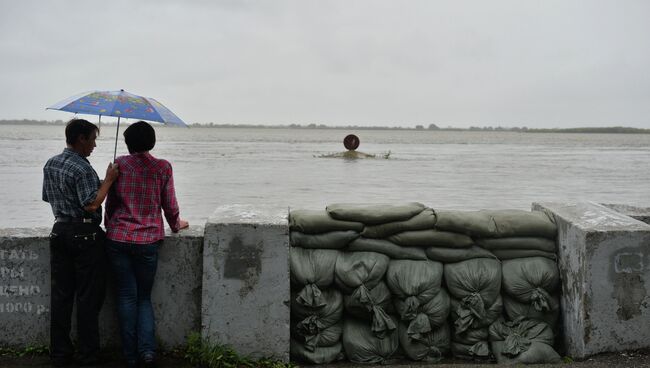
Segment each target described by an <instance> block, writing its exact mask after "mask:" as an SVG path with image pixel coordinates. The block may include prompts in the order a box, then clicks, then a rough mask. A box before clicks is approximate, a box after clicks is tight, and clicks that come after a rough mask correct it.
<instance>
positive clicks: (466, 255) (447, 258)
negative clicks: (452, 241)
mask: <svg viewBox="0 0 650 368" xmlns="http://www.w3.org/2000/svg"><path fill="white" fill-rule="evenodd" d="M424 253H425V254H426V255H427V257H428V258H429V259H430V260H433V261H438V262H442V263H456V262H462V261H467V260H470V259H476V258H485V259H488V258H491V259H494V260H496V259H497V257H496V256H495V255H494V254H492V252H490V251H489V250H486V249H483V248H481V247H477V246H471V247H469V248H438V247H430V248H427V249H426V250H425V251H424Z"/></svg>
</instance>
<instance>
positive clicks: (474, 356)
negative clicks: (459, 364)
mask: <svg viewBox="0 0 650 368" xmlns="http://www.w3.org/2000/svg"><path fill="white" fill-rule="evenodd" d="M450 347H451V354H452V355H453V356H454V358H459V359H465V360H486V359H489V358H490V347H489V345H488V342H487V341H479V342H477V343H475V344H472V345H466V344H461V343H459V342H455V341H452V342H451V344H450Z"/></svg>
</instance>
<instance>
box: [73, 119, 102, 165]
mask: <svg viewBox="0 0 650 368" xmlns="http://www.w3.org/2000/svg"><path fill="white" fill-rule="evenodd" d="M97 135H99V128H98V127H97V125H95V124H93V123H91V122H89V121H88V120H84V119H72V120H70V121H69V122H68V124H67V125H66V126H65V142H66V144H67V145H68V147H69V148H71V149H72V150H73V151H75V152H77V153H78V154H80V155H82V156H83V157H88V156H90V154H91V153H92V152H93V149H94V148H95V146H96V144H95V140H96V139H97Z"/></svg>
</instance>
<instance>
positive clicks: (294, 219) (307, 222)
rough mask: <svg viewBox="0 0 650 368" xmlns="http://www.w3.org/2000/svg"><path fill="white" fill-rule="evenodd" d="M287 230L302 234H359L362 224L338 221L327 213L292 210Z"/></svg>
mask: <svg viewBox="0 0 650 368" xmlns="http://www.w3.org/2000/svg"><path fill="white" fill-rule="evenodd" d="M289 229H290V230H291V231H298V232H301V233H303V234H323V233H328V232H331V231H346V230H352V231H355V232H358V233H360V232H361V231H362V230H363V224H362V223H360V222H354V221H340V220H335V219H333V218H331V217H330V215H329V214H328V213H327V211H314V210H293V211H291V212H290V213H289Z"/></svg>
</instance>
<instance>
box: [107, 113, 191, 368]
mask: <svg viewBox="0 0 650 368" xmlns="http://www.w3.org/2000/svg"><path fill="white" fill-rule="evenodd" d="M124 141H125V142H126V146H127V148H128V149H129V153H130V154H129V155H127V156H120V157H118V158H117V160H116V163H117V164H118V165H119V167H120V177H119V178H118V180H116V181H115V183H114V184H113V186H112V187H111V190H110V192H109V194H108V199H107V201H106V218H105V225H106V237H107V242H106V249H107V253H108V258H109V260H110V263H111V266H112V268H113V273H114V274H115V281H116V288H117V308H118V316H119V319H120V330H121V331H120V333H121V337H122V350H123V353H124V358H125V359H126V363H127V365H128V366H134V367H135V366H136V365H137V364H138V360H140V362H141V363H142V364H143V365H145V366H152V365H153V364H154V360H155V350H156V346H155V337H154V324H155V322H154V315H153V309H152V307H151V289H152V286H153V281H154V276H155V274H156V266H157V264H158V248H159V247H160V245H161V243H162V241H163V239H164V237H165V228H164V224H163V219H162V215H161V209H162V211H164V214H165V218H166V219H167V223H168V224H169V227H171V230H172V232H178V231H179V230H180V229H183V228H186V227H188V226H189V224H188V223H187V221H184V220H181V219H180V217H179V208H178V203H177V202H176V193H175V191H174V178H173V175H172V166H171V164H170V163H169V162H167V161H165V160H161V159H157V158H155V157H153V156H152V155H151V154H150V153H149V151H150V150H151V149H152V148H153V147H154V145H155V144H156V132H155V131H154V129H153V128H152V127H151V125H149V124H147V123H145V122H144V121H138V122H137V123H135V124H132V125H131V126H129V127H128V128H127V129H126V130H125V131H124Z"/></svg>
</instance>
